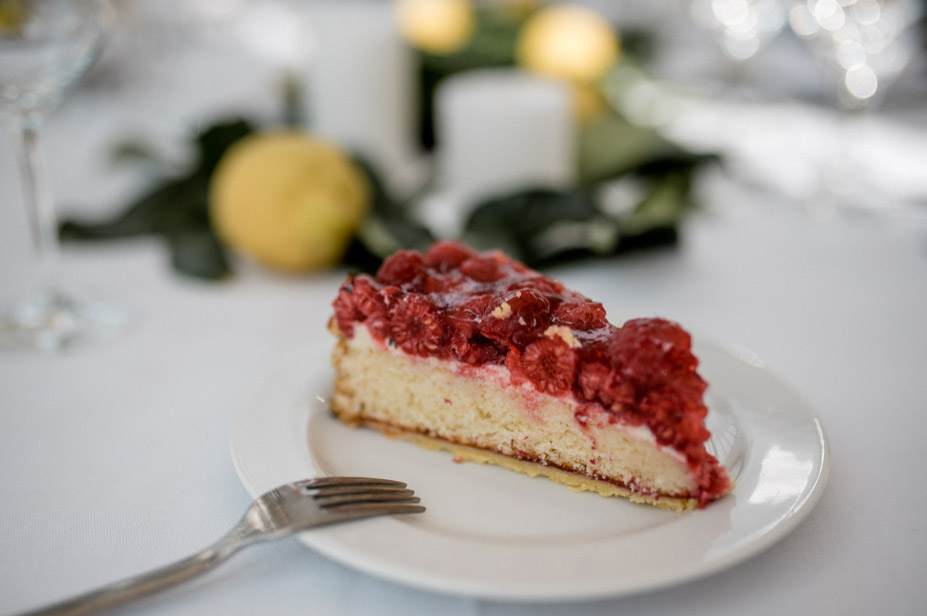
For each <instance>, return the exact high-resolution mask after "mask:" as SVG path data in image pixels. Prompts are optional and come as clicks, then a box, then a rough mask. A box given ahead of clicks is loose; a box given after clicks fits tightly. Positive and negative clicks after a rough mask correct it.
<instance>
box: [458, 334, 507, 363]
mask: <svg viewBox="0 0 927 616" xmlns="http://www.w3.org/2000/svg"><path fill="white" fill-rule="evenodd" d="M452 344H453V343H452ZM451 352H452V353H453V354H454V357H456V358H457V359H459V360H460V361H462V362H464V363H466V364H470V365H471V366H482V365H484V364H501V363H502V362H503V360H504V358H505V355H503V353H502V351H500V350H499V348H498V347H497V346H496V345H494V344H493V343H492V342H490V341H489V340H487V339H486V338H483V337H482V336H476V337H474V338H471V339H469V340H468V341H467V342H466V343H465V344H462V345H460V346H459V348H458V349H457V351H456V352H455V351H454V349H453V348H452V351H451Z"/></svg>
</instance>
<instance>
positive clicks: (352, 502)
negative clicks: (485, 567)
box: [23, 477, 425, 616]
mask: <svg viewBox="0 0 927 616" xmlns="http://www.w3.org/2000/svg"><path fill="white" fill-rule="evenodd" d="M418 502H419V498H418V497H417V496H413V491H412V490H410V489H407V488H406V484H404V483H402V482H400V481H392V480H390V479H373V478H369V477H319V478H316V479H307V480H305V481H297V482H295V483H288V484H286V485H283V486H280V487H279V488H276V489H274V490H271V491H270V492H267V493H266V494H263V495H262V496H261V497H260V498H258V499H257V500H255V501H254V502H253V503H251V506H250V507H249V508H248V511H247V512H245V515H244V517H243V518H242V519H241V521H240V522H239V523H238V524H236V525H235V527H234V528H232V530H230V531H229V532H228V533H226V535H225V536H223V537H222V538H221V539H219V540H218V541H217V542H215V543H214V544H212V545H211V546H209V547H208V548H206V549H205V550H202V551H201V552H198V553H196V554H194V555H193V556H190V557H188V558H185V559H183V560H181V561H178V562H176V563H174V564H172V565H167V566H166V567H162V568H160V569H155V570H154V571H151V572H149V573H144V574H142V575H139V576H136V577H132V578H129V579H126V580H123V581H121V582H116V583H114V584H110V585H108V586H104V587H103V588H100V589H98V590H95V591H91V592H89V593H87V594H84V595H80V596H78V597H74V598H72V599H68V600H66V601H63V602H61V603H57V604H55V605H51V606H49V607H46V608H43V609H40V610H36V611H33V612H28V614H23V616H39V615H44V616H51V615H56V616H62V615H65V614H67V615H74V614H88V613H91V612H96V611H99V610H103V609H107V608H111V607H115V606H117V605H121V604H123V603H126V602H128V601H131V600H133V599H137V598H140V597H143V596H145V595H149V594H151V593H154V592H156V591H158V590H162V589H164V588H167V587H169V586H173V585H175V584H179V583H180V582H184V581H186V580H189V579H190V578H193V577H196V576H198V575H201V574H203V573H206V572H207V571H210V570H212V569H213V568H215V567H216V566H217V565H219V564H220V563H222V562H224V561H225V560H226V559H228V558H229V557H230V556H231V555H232V554H235V553H236V552H238V551H239V550H240V549H242V548H244V547H247V546H249V545H252V544H254V543H258V542H261V541H267V540H270V539H279V538H280V537H284V536H287V535H291V534H293V533H297V532H300V531H303V530H308V529H310V528H314V527H316V526H321V525H323V524H334V523H338V522H344V521H347V520H355V519H358V518H367V517H371V516H378V515H387V514H400V513H421V512H422V511H425V508H424V507H423V506H421V505H418V504H417V503H418Z"/></svg>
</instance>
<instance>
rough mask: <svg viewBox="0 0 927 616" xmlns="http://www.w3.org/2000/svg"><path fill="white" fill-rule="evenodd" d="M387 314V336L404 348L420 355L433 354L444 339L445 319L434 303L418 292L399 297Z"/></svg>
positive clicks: (408, 351)
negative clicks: (388, 319)
mask: <svg viewBox="0 0 927 616" xmlns="http://www.w3.org/2000/svg"><path fill="white" fill-rule="evenodd" d="M390 316H391V317H392V318H391V323H390V326H389V336H390V338H391V339H392V340H393V342H394V343H395V344H396V346H398V347H399V348H400V349H402V350H403V351H405V352H407V353H411V354H413V355H420V356H423V357H424V356H428V355H435V354H436V352H437V350H438V349H439V348H440V347H441V345H442V344H443V343H444V339H445V329H446V327H445V324H444V321H443V320H442V319H441V315H440V314H439V312H438V309H437V307H436V306H435V305H434V304H432V303H431V302H430V301H428V300H427V299H425V298H424V297H422V296H421V295H414V294H410V295H406V296H405V297H402V298H401V299H400V300H399V301H398V302H396V305H395V306H394V307H393V309H392V310H391V314H390Z"/></svg>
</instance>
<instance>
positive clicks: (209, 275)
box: [168, 227, 231, 280]
mask: <svg viewBox="0 0 927 616" xmlns="http://www.w3.org/2000/svg"><path fill="white" fill-rule="evenodd" d="M168 245H169V247H170V251H171V265H172V266H173V268H174V270H175V271H177V272H180V273H182V274H185V275H187V276H191V277H193V278H199V279H202V280H221V279H223V278H226V277H227V276H228V275H229V273H230V272H231V267H230V266H229V261H228V257H227V255H226V252H225V249H224V248H223V246H222V244H221V243H220V242H219V240H218V238H217V237H216V236H215V234H214V233H213V232H212V230H211V229H208V228H203V227H190V228H187V229H184V230H183V231H179V232H177V233H175V234H174V235H171V236H170V237H169V238H168Z"/></svg>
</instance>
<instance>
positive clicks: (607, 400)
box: [577, 361, 635, 412]
mask: <svg viewBox="0 0 927 616" xmlns="http://www.w3.org/2000/svg"><path fill="white" fill-rule="evenodd" d="M577 381H578V383H579V388H580V392H581V393H582V394H583V397H584V398H585V399H586V400H590V401H591V400H598V401H600V402H601V403H602V404H603V405H604V406H605V407H607V408H610V409H612V410H613V411H617V412H623V411H627V410H631V409H633V408H634V402H635V396H634V388H633V387H632V386H631V384H630V383H629V382H628V381H627V380H625V379H622V378H621V377H620V376H618V375H617V374H616V373H615V371H614V370H612V369H611V368H610V367H609V366H607V365H605V364H603V363H602V362H598V361H590V362H587V363H585V364H584V365H583V366H582V368H581V369H580V373H579V378H578V379H577Z"/></svg>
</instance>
